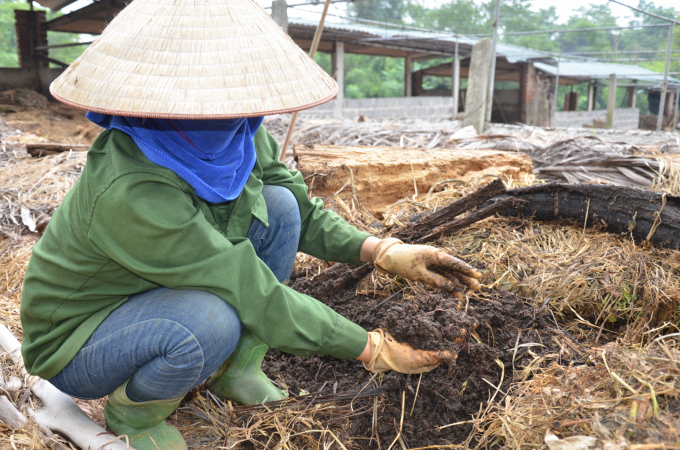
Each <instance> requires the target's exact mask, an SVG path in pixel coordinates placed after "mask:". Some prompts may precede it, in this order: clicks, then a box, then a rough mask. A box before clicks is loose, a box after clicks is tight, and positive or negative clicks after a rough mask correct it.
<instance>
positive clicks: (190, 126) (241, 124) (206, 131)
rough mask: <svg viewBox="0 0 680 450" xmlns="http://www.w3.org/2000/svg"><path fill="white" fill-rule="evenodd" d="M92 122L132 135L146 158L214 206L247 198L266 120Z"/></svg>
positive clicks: (105, 118)
mask: <svg viewBox="0 0 680 450" xmlns="http://www.w3.org/2000/svg"><path fill="white" fill-rule="evenodd" d="M87 118H88V119H89V120H91V121H92V122H94V123H96V124H97V125H99V126H100V127H103V128H106V129H107V130H111V129H116V130H120V131H122V132H123V133H125V134H127V135H129V136H130V137H131V138H132V140H133V141H135V144H137V146H138V147H139V149H140V150H141V151H142V153H144V156H146V157H147V158H149V159H150V160H151V161H152V162H154V163H156V164H158V165H159V166H163V167H165V168H168V169H170V170H172V171H173V172H175V173H176V174H177V175H179V176H180V177H182V178H183V179H184V180H185V181H186V182H187V183H189V184H190V185H191V187H193V188H194V191H195V192H196V195H197V196H199V197H200V198H202V199H203V200H206V201H208V202H211V203H221V202H226V201H230V200H234V199H235V198H237V197H238V196H239V195H241V191H242V190H243V187H244V186H245V184H246V181H248V177H249V176H250V172H252V170H253V167H254V166H255V160H256V154H255V145H254V143H253V136H254V134H255V132H256V131H257V129H258V128H259V127H260V124H262V119H263V117H253V118H249V119H224V120H170V119H142V118H137V117H122V116H109V115H105V114H98V113H93V112H88V113H87Z"/></svg>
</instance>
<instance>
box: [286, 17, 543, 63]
mask: <svg viewBox="0 0 680 450" xmlns="http://www.w3.org/2000/svg"><path fill="white" fill-rule="evenodd" d="M288 23H289V24H295V25H303V26H310V27H315V28H316V26H317V25H318V22H315V21H312V20H308V19H297V18H289V19H288ZM324 28H328V29H330V30H337V31H346V32H355V33H361V34H370V35H372V36H373V37H375V38H381V39H384V40H385V41H386V42H385V43H388V42H387V41H389V40H399V39H400V38H402V39H409V40H420V41H427V40H431V41H437V42H440V43H447V44H449V45H448V46H447V47H450V50H451V54H452V55H453V52H454V47H455V43H456V37H455V36H454V35H453V34H451V33H440V32H425V31H413V30H399V29H394V28H381V27H378V26H373V25H364V24H358V23H340V22H333V21H329V20H328V19H326V22H325V24H324ZM361 38H365V36H362V37H361ZM380 42H382V41H380V40H376V41H371V44H372V45H380ZM458 42H459V43H460V44H463V45H467V46H470V47H471V46H474V45H475V44H476V43H477V42H479V39H477V38H472V37H468V36H459V37H458ZM496 52H497V54H498V55H500V56H503V57H505V58H506V59H507V60H508V62H510V63H513V64H514V63H516V62H526V61H536V60H546V59H548V60H554V59H555V58H554V57H552V56H551V55H550V54H549V53H548V52H542V51H540V50H533V49H530V48H525V47H520V46H517V45H511V44H504V43H502V42H499V43H498V45H497V46H496Z"/></svg>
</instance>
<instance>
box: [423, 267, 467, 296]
mask: <svg viewBox="0 0 680 450" xmlns="http://www.w3.org/2000/svg"><path fill="white" fill-rule="evenodd" d="M415 281H420V282H421V283H425V284H427V285H428V286H432V287H436V288H437V289H441V290H442V291H446V292H452V291H455V290H460V285H459V284H458V280H456V279H455V277H452V276H444V275H440V274H438V273H436V272H432V271H431V270H426V271H424V272H423V273H422V274H420V276H418V277H417V278H415Z"/></svg>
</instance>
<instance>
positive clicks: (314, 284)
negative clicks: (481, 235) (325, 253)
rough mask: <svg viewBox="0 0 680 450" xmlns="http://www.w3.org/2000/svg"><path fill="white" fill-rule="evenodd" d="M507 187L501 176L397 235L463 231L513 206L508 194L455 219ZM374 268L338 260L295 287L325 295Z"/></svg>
mask: <svg viewBox="0 0 680 450" xmlns="http://www.w3.org/2000/svg"><path fill="white" fill-rule="evenodd" d="M504 191H505V186H504V185H503V182H502V181H501V180H500V179H498V178H497V179H496V180H494V181H492V182H491V183H489V184H487V185H486V186H484V187H482V188H481V189H478V190H477V191H475V192H473V193H472V194H468V195H466V196H465V197H463V198H461V199H460V200H457V201H455V202H453V203H452V204H450V205H448V206H446V207H444V208H442V209H441V210H439V211H438V212H435V213H432V214H427V215H424V216H421V218H420V219H419V220H418V221H416V222H415V223H414V224H413V225H412V226H411V227H408V228H406V229H403V230H400V231H398V232H397V233H395V234H394V236H395V237H398V238H400V239H402V240H403V241H404V242H407V243H423V242H426V241H432V240H436V239H439V238H441V237H442V236H446V235H449V234H451V233H455V232H456V231H460V230H461V229H463V228H465V227H468V226H470V225H471V224H473V223H475V222H478V221H480V220H483V219H485V218H487V217H490V216H493V215H495V214H496V213H497V212H499V211H501V210H507V209H510V208H512V207H513V205H514V204H515V203H516V202H517V201H518V200H516V199H514V198H506V199H503V200H501V201H498V202H494V203H492V204H490V205H487V206H486V207H484V208H482V209H480V210H478V211H474V212H473V213H471V214H469V215H467V216H465V217H463V218H461V219H457V220H454V219H455V217H456V216H458V215H460V214H462V213H464V212H467V211H470V210H473V209H475V208H477V207H478V206H479V205H481V204H484V203H485V202H487V201H488V200H489V199H490V198H492V197H496V196H498V195H499V194H501V193H503V192H504ZM373 269H374V266H373V264H371V263H368V264H364V265H363V266H360V267H357V268H350V267H348V266H347V265H346V264H334V265H333V266H331V267H329V268H328V269H326V270H324V271H323V272H321V273H320V274H319V275H317V276H315V277H312V278H311V279H307V278H304V279H298V280H297V281H296V282H295V283H294V288H295V289H296V290H299V291H302V292H305V293H306V294H307V295H310V296H312V297H314V298H317V299H323V298H326V297H328V296H329V295H331V294H333V293H335V292H337V291H339V290H340V289H342V288H345V287H349V286H353V285H355V284H357V283H358V282H359V281H360V280H361V279H362V278H363V277H365V276H366V275H368V274H369V273H371V272H372V271H373Z"/></svg>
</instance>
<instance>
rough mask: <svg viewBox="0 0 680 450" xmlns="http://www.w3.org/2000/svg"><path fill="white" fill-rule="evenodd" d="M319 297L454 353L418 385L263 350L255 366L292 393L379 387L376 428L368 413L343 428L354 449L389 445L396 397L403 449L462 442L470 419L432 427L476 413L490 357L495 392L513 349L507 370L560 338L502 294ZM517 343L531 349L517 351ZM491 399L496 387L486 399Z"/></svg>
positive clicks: (306, 285)
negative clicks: (464, 299) (461, 299)
mask: <svg viewBox="0 0 680 450" xmlns="http://www.w3.org/2000/svg"><path fill="white" fill-rule="evenodd" d="M314 285H315V283H314V282H313V280H309V279H306V278H301V277H298V278H297V279H296V280H295V282H294V283H293V288H295V289H297V290H300V291H302V292H305V293H312V292H313V291H314V287H315V286H314ZM323 301H324V302H325V303H326V304H328V305H329V306H330V307H331V308H333V309H335V310H336V311H338V312H339V313H340V314H342V315H343V316H345V317H347V318H348V319H350V320H352V321H353V322H356V323H358V324H359V325H361V326H362V327H364V328H365V329H367V330H373V329H375V328H386V329H387V330H388V331H389V332H390V333H392V335H393V336H394V337H395V338H397V340H399V341H402V342H408V343H409V344H411V345H412V346H413V347H414V348H421V349H430V350H434V349H452V350H453V351H454V352H455V353H456V354H457V355H458V358H457V359H456V360H455V361H452V362H451V363H449V364H443V365H441V366H440V367H438V368H437V369H435V370H434V371H432V372H430V373H427V374H424V375H423V376H422V380H420V387H418V384H419V375H402V374H398V373H394V372H387V373H385V374H384V375H383V376H382V377H375V378H374V379H373V380H372V381H371V377H372V374H371V373H369V372H367V371H366V370H364V369H363V367H362V365H361V363H360V362H358V361H342V360H337V359H334V358H331V357H310V358H300V357H296V356H292V355H287V354H283V353H280V352H276V351H271V352H269V353H268V357H267V360H266V362H265V365H264V370H265V372H266V373H267V374H268V375H269V377H270V378H272V379H275V380H276V379H278V380H279V381H282V382H283V383H285V385H286V386H287V387H288V388H289V390H290V392H291V394H293V395H297V394H298V393H300V392H301V391H304V392H308V393H316V392H319V391H321V392H322V393H323V394H330V393H333V392H337V393H342V392H353V391H358V390H360V389H362V388H364V387H369V388H373V387H376V383H377V384H380V386H381V387H382V388H383V392H384V395H383V397H382V398H380V401H379V402H378V403H376V404H377V416H378V417H377V426H376V427H375V428H374V427H373V425H372V423H373V417H372V414H371V413H370V412H369V413H364V414H361V415H358V416H356V417H354V418H353V419H352V422H351V426H350V429H349V430H346V431H347V433H348V434H349V435H350V436H353V437H354V438H355V440H354V443H355V444H356V446H357V447H358V448H378V443H377V440H378V439H379V440H380V446H381V447H384V446H389V445H390V444H391V443H392V441H393V440H394V439H395V437H396V435H397V432H398V427H399V422H400V419H401V416H402V395H404V396H405V397H404V398H405V403H404V405H405V406H404V412H403V417H404V425H403V431H402V438H403V440H404V443H405V445H406V446H407V447H409V448H415V447H424V446H428V445H445V444H459V443H461V442H463V441H464V440H465V439H466V438H467V436H468V434H469V432H470V429H471V425H470V424H468V423H464V424H461V425H456V426H452V427H448V428H444V429H440V428H439V427H442V426H444V425H448V424H451V423H456V422H465V421H469V420H470V419H471V417H472V415H474V414H476V413H478V412H479V410H480V405H481V406H484V405H485V404H486V402H487V401H488V399H489V397H490V396H491V395H493V392H494V391H495V389H494V388H493V387H492V386H490V385H489V384H488V383H487V382H486V381H484V380H487V381H488V382H489V383H491V384H493V385H494V386H498V384H499V383H500V382H501V376H502V375H501V374H502V373H503V369H502V368H501V366H500V365H499V364H498V362H497V361H496V360H498V361H500V362H501V363H502V364H503V365H504V367H505V373H504V375H503V383H502V386H501V390H502V391H505V390H506V389H507V388H508V386H509V383H510V379H511V378H512V373H513V354H514V369H515V370H518V369H520V368H521V367H523V366H526V365H527V364H528V363H529V362H530V361H532V360H533V358H534V355H536V354H539V355H540V354H541V353H543V352H548V351H554V350H555V349H556V347H557V346H556V344H555V343H554V342H553V337H554V336H556V335H557V336H560V337H558V339H564V338H563V337H561V335H560V334H559V331H557V330H556V329H555V328H556V327H555V325H554V322H552V319H551V317H550V314H549V312H547V311H546V310H539V309H536V308H533V307H530V306H527V305H525V304H524V303H523V302H522V300H521V299H518V298H516V297H514V296H513V295H511V294H509V293H504V292H496V291H490V290H485V291H483V292H481V293H480V295H479V296H478V298H472V299H470V300H469V302H466V303H461V302H459V301H458V300H457V299H455V298H454V297H452V296H449V295H448V294H430V295H427V294H425V295H419V296H418V297H416V298H409V299H404V298H403V297H402V294H401V293H397V295H392V296H391V297H389V298H388V299H386V300H385V299H381V298H375V297H372V296H366V295H355V292H354V287H349V288H348V287H344V288H341V289H340V290H338V291H337V292H335V293H333V294H331V295H329V296H328V297H327V298H325V299H323ZM520 330H521V333H520ZM473 332H474V333H473ZM518 334H519V340H518ZM477 339H479V341H481V342H478V341H477ZM516 344H517V345H518V347H517V349H516ZM522 344H532V345H531V346H524V347H519V346H520V345H522ZM539 344H540V345H539ZM541 345H543V346H544V347H541ZM530 352H533V354H534V355H531V354H530ZM379 380H381V381H379ZM416 392H418V395H417V398H416ZM501 396H502V394H501V393H499V394H498V395H497V397H496V401H498V400H499V399H500V397H501ZM414 399H416V402H415V404H414ZM361 402H364V403H366V402H368V404H369V406H374V403H373V402H374V400H372V399H368V400H363V399H362V400H357V407H358V406H359V404H360V403H361ZM364 403H361V404H362V405H363V404H364ZM364 406H365V405H364ZM372 410H373V408H369V411H372ZM411 410H413V413H412V414H411ZM397 445H398V444H397Z"/></svg>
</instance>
